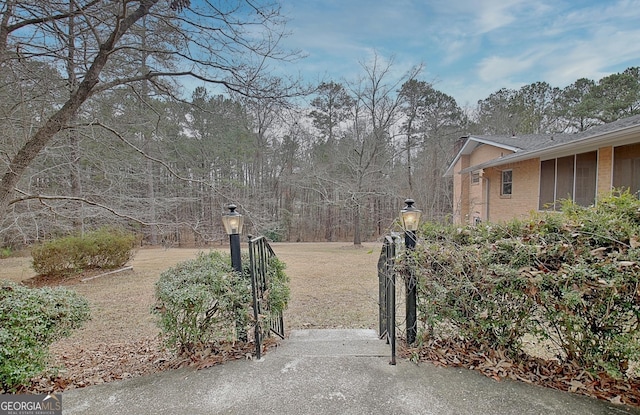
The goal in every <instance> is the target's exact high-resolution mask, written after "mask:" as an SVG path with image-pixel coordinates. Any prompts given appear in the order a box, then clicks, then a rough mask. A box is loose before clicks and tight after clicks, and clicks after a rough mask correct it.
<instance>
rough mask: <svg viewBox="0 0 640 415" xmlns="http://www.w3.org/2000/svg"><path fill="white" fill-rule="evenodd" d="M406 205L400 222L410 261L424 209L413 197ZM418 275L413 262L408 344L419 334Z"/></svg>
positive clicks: (407, 285) (408, 295)
mask: <svg viewBox="0 0 640 415" xmlns="http://www.w3.org/2000/svg"><path fill="white" fill-rule="evenodd" d="M404 203H405V204H406V206H405V207H404V209H402V210H401V211H400V223H401V224H402V228H403V229H404V244H405V246H406V248H407V254H408V255H407V257H408V260H409V261H413V258H412V255H411V252H412V251H413V250H415V248H416V230H418V225H419V224H420V215H421V214H422V211H421V210H420V209H416V208H415V207H413V204H414V203H415V201H414V200H413V199H407V200H405V201H404ZM416 282H417V281H416V277H415V274H414V267H413V264H412V262H410V265H409V275H408V276H407V279H406V287H407V310H406V316H407V344H413V343H414V342H415V341H416V335H417V320H418V319H417V312H416V303H417V297H418V295H417V290H416Z"/></svg>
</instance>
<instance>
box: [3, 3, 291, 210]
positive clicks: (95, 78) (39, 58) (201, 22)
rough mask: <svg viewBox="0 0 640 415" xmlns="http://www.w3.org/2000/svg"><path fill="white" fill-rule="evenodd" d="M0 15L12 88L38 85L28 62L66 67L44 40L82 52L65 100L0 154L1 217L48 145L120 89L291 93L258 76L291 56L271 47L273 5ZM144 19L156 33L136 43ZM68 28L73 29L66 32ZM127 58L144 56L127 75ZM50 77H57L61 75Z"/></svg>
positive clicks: (117, 6)
mask: <svg viewBox="0 0 640 415" xmlns="http://www.w3.org/2000/svg"><path fill="white" fill-rule="evenodd" d="M1 13H2V15H1V16H0V59H1V60H0V69H2V71H3V72H5V73H17V72H20V73H22V74H26V75H27V76H22V77H20V78H19V79H17V80H16V81H15V82H17V83H19V84H20V85H22V87H26V84H28V83H33V82H36V83H37V82H39V83H44V82H45V80H43V79H42V78H38V75H39V74H36V73H35V72H33V71H29V70H27V69H28V68H30V67H33V65H34V64H40V65H43V66H47V67H50V68H52V69H53V70H54V72H57V68H59V67H60V68H62V67H64V65H65V63H68V62H69V61H70V60H69V59H70V58H69V53H70V51H69V50H68V45H69V44H70V43H67V44H65V45H62V44H60V43H59V42H55V41H52V39H63V38H65V36H69V38H70V37H72V36H76V40H77V42H78V44H81V45H82V61H81V62H77V64H76V65H75V66H74V69H73V76H69V75H70V73H67V76H66V78H67V79H65V82H67V83H71V81H72V79H71V78H72V77H74V78H75V79H77V83H76V85H75V86H74V87H73V88H72V90H71V93H70V95H69V96H68V97H67V98H66V99H63V100H62V101H61V102H60V105H52V106H50V108H53V111H50V112H49V113H46V114H44V116H43V117H41V118H39V119H38V120H37V122H36V123H35V125H34V126H33V128H31V129H30V132H29V133H28V134H27V135H25V139H24V142H22V143H21V145H19V146H18V148H17V149H16V151H15V152H14V151H9V150H10V149H3V151H5V153H6V154H5V156H6V157H7V159H8V160H9V161H8V163H7V165H6V166H5V167H4V168H3V171H2V172H1V179H0V209H2V215H0V217H4V213H5V211H6V208H7V206H9V205H11V204H14V203H17V202H19V201H21V200H28V199H29V200H30V199H32V198H33V197H36V196H38V195H37V194H31V193H30V192H27V191H24V190H23V191H22V194H23V195H22V196H17V197H16V194H15V192H16V189H17V187H18V186H19V183H20V180H21V178H22V177H23V175H24V174H25V172H26V170H27V169H28V168H29V166H30V165H31V164H32V163H33V161H34V160H35V159H36V157H38V155H40V154H41V152H42V151H43V149H45V148H46V147H47V146H48V145H50V143H51V142H52V140H53V138H54V137H55V136H56V135H57V134H58V133H60V132H61V131H64V130H66V129H69V128H70V127H71V125H72V124H73V118H74V117H75V116H76V115H78V114H79V112H80V109H81V108H82V107H83V105H85V103H87V101H88V100H90V99H95V98H97V97H98V96H99V95H100V94H103V93H105V92H107V91H113V90H116V89H119V88H123V87H125V88H127V87H128V88H133V89H136V88H137V85H145V84H146V83H149V84H152V85H153V86H154V87H155V88H157V90H159V91H163V92H165V93H170V92H171V91H170V89H169V87H168V84H167V83H166V82H164V80H167V79H177V78H181V77H192V78H196V79H199V80H201V81H203V82H209V83H212V84H215V85H219V86H222V87H224V88H226V89H227V90H232V91H237V92H239V93H242V94H245V95H256V96H282V95H286V94H287V93H289V91H287V90H286V88H285V87H284V86H283V85H282V84H281V83H274V82H272V80H271V79H269V78H265V77H264V76H263V73H264V71H266V70H268V69H269V62H271V61H272V60H273V59H281V60H287V59H289V58H290V57H291V56H292V55H290V54H287V53H283V52H281V51H280V50H279V49H278V43H279V40H280V39H281V37H282V36H284V32H283V30H282V28H283V23H284V21H283V19H282V17H281V15H280V13H279V9H278V8H277V7H275V6H274V5H271V4H260V5H259V4H256V3H255V2H252V1H243V0H237V1H230V2H220V3H219V4H214V3H212V2H193V3H191V2H189V1H188V0H172V1H166V0H164V1H163V0H136V1H124V0H122V1H117V2H101V1H89V0H86V1H81V0H75V1H74V2H72V4H71V5H68V4H62V3H58V2H41V1H35V0H33V1H20V2H18V1H8V2H5V4H4V6H3V8H2V10H1ZM143 19H144V20H146V24H149V25H153V24H156V25H158V27H160V25H159V24H160V23H162V25H161V26H162V27H163V30H161V31H158V32H157V34H156V36H157V37H162V39H161V41H159V42H156V40H157V39H154V41H153V42H152V41H151V40H149V39H147V41H146V42H140V40H139V38H137V37H136V35H135V33H134V32H135V30H136V28H139V27H142V25H141V22H142V21H143ZM52 22H55V24H52ZM69 25H73V27H74V29H73V30H69ZM62 30H64V33H63V32H61V31H62ZM169 40H170V41H169ZM70 41H71V39H70ZM133 51H138V52H141V53H139V54H138V56H143V58H142V59H141V60H142V65H139V66H138V69H137V70H135V71H131V70H129V68H131V66H132V65H131V64H128V63H129V62H131V59H132V56H134V55H135V54H133ZM71 59H74V58H73V57H72V58H71ZM30 77H31V78H30ZM57 77H59V78H64V76H63V75H62V74H61V73H57ZM14 87H18V85H14ZM142 96H143V97H144V94H142ZM53 102H54V101H53V100H52V101H51V103H53ZM20 104H21V105H28V103H25V102H20ZM25 131H26V130H25Z"/></svg>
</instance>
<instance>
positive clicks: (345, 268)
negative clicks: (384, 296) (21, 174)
mask: <svg viewBox="0 0 640 415" xmlns="http://www.w3.org/2000/svg"><path fill="white" fill-rule="evenodd" d="M272 247H273V249H274V251H275V252H276V254H277V255H278V257H279V258H280V259H281V260H283V261H284V262H285V263H286V265H287V269H286V272H287V275H288V276H289V277H290V280H291V301H290V304H289V309H288V310H287V311H286V313H285V328H286V329H287V331H290V330H291V329H299V328H375V327H376V324H377V313H378V310H377V295H378V294H377V292H378V291H377V290H378V281H377V274H376V272H377V271H376V264H377V260H378V255H379V250H380V244H376V243H365V244H363V246H362V247H354V246H353V245H350V244H349V243H346V242H342V243H275V244H272ZM217 249H228V248H227V247H217ZM203 251H204V252H207V251H208V249H205V250H203V249H178V248H172V249H163V248H153V249H141V250H139V251H138V252H137V253H136V255H135V257H134V259H133V260H132V261H131V263H130V265H131V266H132V267H133V269H132V270H128V271H123V272H119V273H113V274H109V275H105V276H102V277H98V278H94V279H91V280H89V281H86V282H81V281H80V279H79V278H75V279H70V280H66V281H61V282H59V283H60V284H61V285H65V286H68V287H69V288H72V289H74V290H76V291H77V292H78V293H79V294H81V295H83V296H84V297H85V298H87V299H88V300H89V302H90V305H91V313H92V319H91V321H89V322H88V323H87V324H86V325H85V327H83V328H82V329H80V330H77V331H76V332H75V333H74V334H73V335H72V336H71V337H69V338H67V339H63V340H61V341H58V342H56V343H54V344H53V345H52V346H51V355H52V368H55V370H53V371H52V373H51V374H49V375H48V376H45V377H42V378H39V379H36V380H34V384H33V385H32V390H35V391H42V392H44V391H50V390H64V389H71V388H77V387H84V386H88V385H93V384H99V383H104V382H109V381H112V380H117V379H123V378H129V377H135V376H140V375H144V374H148V373H153V372H157V371H161V370H165V369H167V368H171V367H176V366H179V365H182V364H184V363H185V362H180V361H176V359H175V358H174V357H173V356H172V355H171V354H170V353H169V352H168V351H166V350H164V349H163V348H162V345H161V343H160V341H159V339H158V336H157V335H158V332H159V331H158V328H157V326H156V324H155V320H154V316H153V315H152V314H151V313H150V310H151V308H152V306H153V303H154V284H155V282H156V281H157V280H158V277H159V275H160V273H162V271H164V270H166V269H168V268H170V267H172V266H174V265H175V264H177V263H178V262H181V261H185V260H188V259H193V258H195V257H196V256H197V254H198V252H203ZM34 276H35V273H34V271H33V270H32V269H31V267H30V257H23V258H7V259H2V260H0V279H9V280H12V281H16V282H24V283H30V282H31V283H33V280H32V278H33V277H34ZM234 352H235V355H234ZM237 356H244V352H243V351H241V350H240V351H238V350H235V351H231V350H230V351H229V352H228V356H227V357H226V358H234V357H237ZM217 359H225V356H224V353H223V356H222V357H219V358H217ZM209 363H211V362H209ZM214 363H215V362H214Z"/></svg>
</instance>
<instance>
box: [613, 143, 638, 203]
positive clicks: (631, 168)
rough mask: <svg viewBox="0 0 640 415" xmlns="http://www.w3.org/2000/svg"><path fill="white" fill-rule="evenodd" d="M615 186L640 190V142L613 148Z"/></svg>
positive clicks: (636, 192) (632, 190)
mask: <svg viewBox="0 0 640 415" xmlns="http://www.w3.org/2000/svg"><path fill="white" fill-rule="evenodd" d="M613 187H615V188H616V189H623V188H624V189H629V191H630V192H631V193H633V194H635V195H636V196H637V195H638V192H639V191H640V143H636V144H629V145H626V146H621V147H616V148H614V149H613Z"/></svg>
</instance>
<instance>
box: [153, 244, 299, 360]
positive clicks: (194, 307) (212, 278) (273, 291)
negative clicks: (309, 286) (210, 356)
mask: <svg viewBox="0 0 640 415" xmlns="http://www.w3.org/2000/svg"><path fill="white" fill-rule="evenodd" d="M242 263H243V274H242V275H240V274H238V273H237V272H235V271H234V270H233V268H232V267H231V259H230V257H229V255H228V254H223V253H220V252H217V251H216V252H211V253H209V254H202V253H201V254H200V255H199V256H198V257H197V258H196V259H194V260H191V261H186V262H182V263H180V264H178V265H176V266H175V267H174V268H171V269H169V270H167V271H165V272H163V273H162V274H161V275H160V279H159V280H158V282H157V283H156V292H155V295H156V304H155V305H154V309H153V312H154V313H155V314H156V315H158V317H159V320H158V325H159V327H160V329H161V330H162V333H163V334H164V335H165V339H166V343H167V345H168V346H169V347H171V348H172V349H174V350H175V351H176V352H177V353H178V354H191V353H194V352H196V351H197V350H199V349H202V348H203V347H206V346H208V345H209V344H211V343H217V342H223V341H233V340H238V339H241V338H242V337H244V336H245V335H246V334H247V333H248V331H249V330H248V329H249V325H250V324H252V323H251V322H252V319H253V316H252V314H251V307H252V304H253V297H252V293H251V280H250V270H249V268H250V262H249V258H248V256H247V255H244V256H243V258H242ZM284 269H285V264H284V262H282V261H280V260H279V259H278V258H277V257H272V258H270V260H269V263H268V267H267V270H268V274H267V280H268V288H267V295H266V301H265V302H264V303H263V305H262V307H263V310H262V311H263V314H264V315H261V316H260V317H259V319H260V324H261V325H262V329H263V332H266V333H268V331H269V326H270V324H271V319H272V318H274V317H275V316H276V315H277V314H278V313H280V312H282V311H284V310H285V309H286V308H287V305H288V303H289V296H290V289H289V278H288V276H287V275H286V273H285V272H284Z"/></svg>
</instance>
